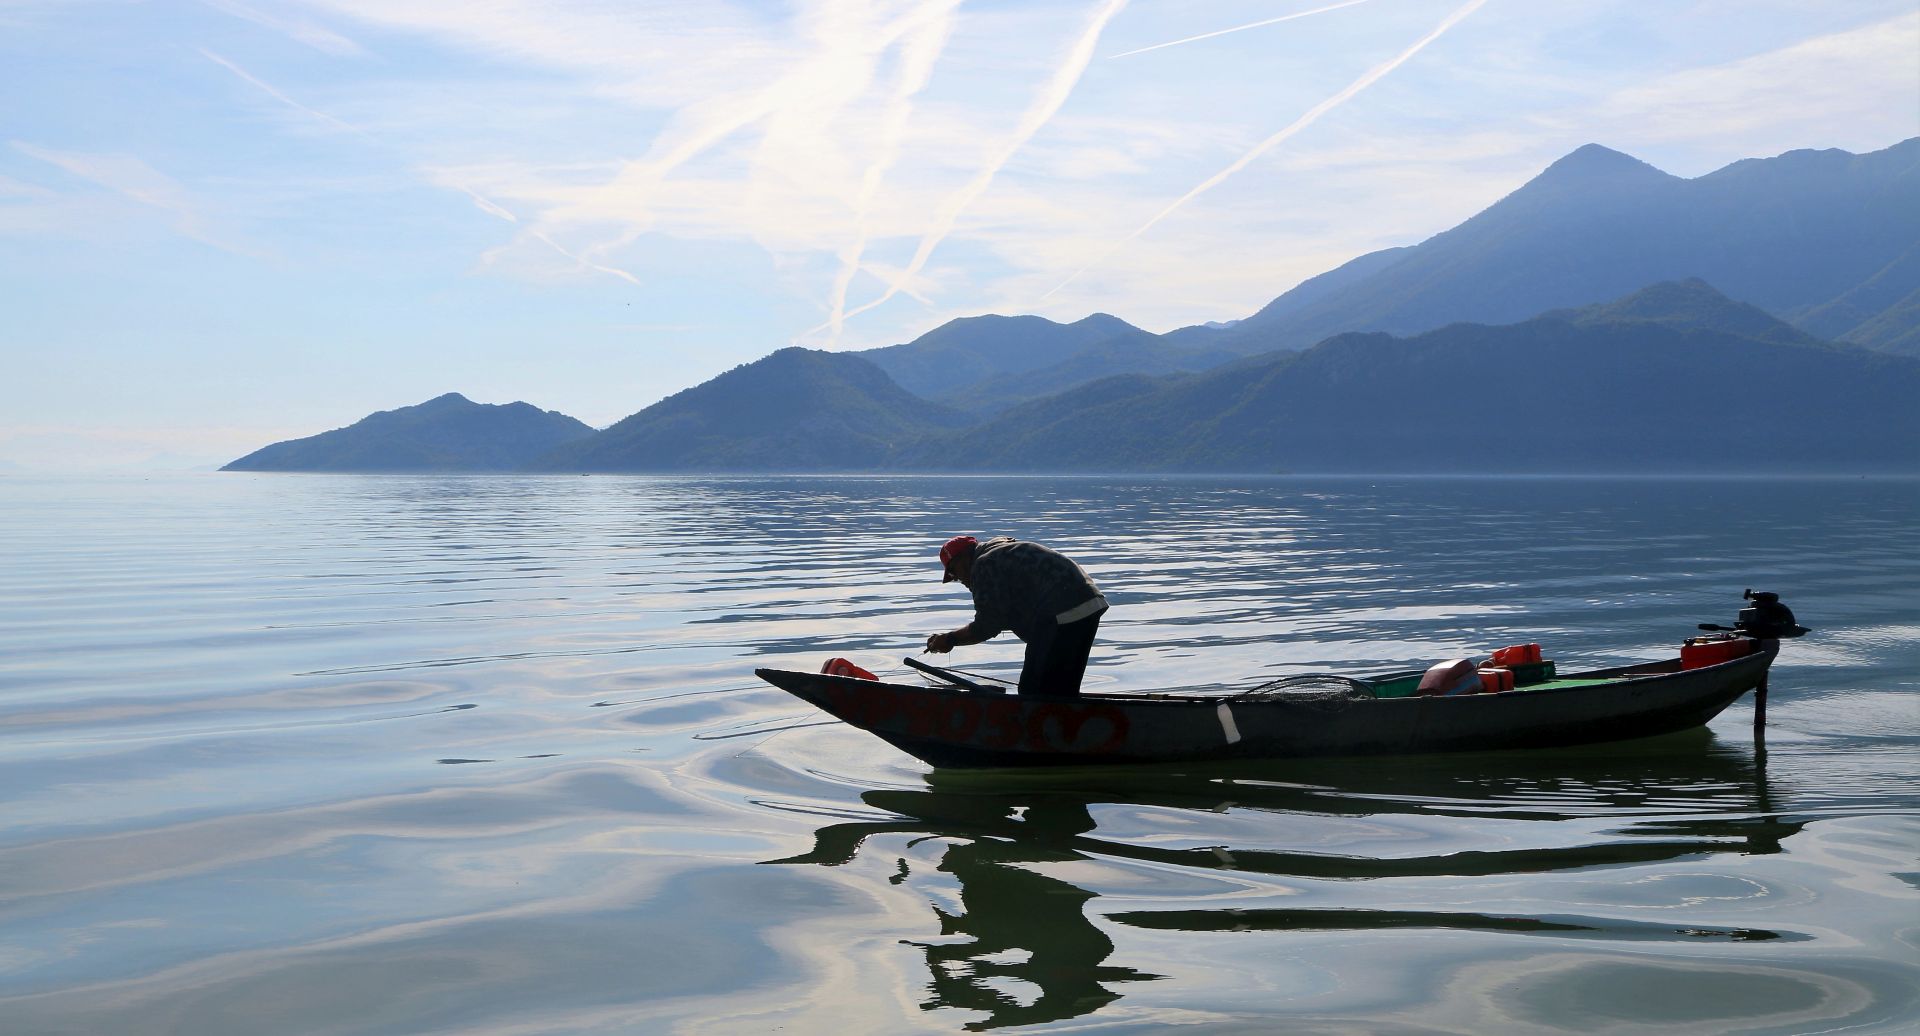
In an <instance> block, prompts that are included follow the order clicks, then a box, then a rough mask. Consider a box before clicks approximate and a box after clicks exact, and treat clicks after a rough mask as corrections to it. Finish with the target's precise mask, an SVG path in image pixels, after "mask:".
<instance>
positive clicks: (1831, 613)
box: [0, 474, 1920, 1036]
mask: <svg viewBox="0 0 1920 1036" xmlns="http://www.w3.org/2000/svg"><path fill="white" fill-rule="evenodd" d="M960 532H973V533H978V534H981V535H987V534H999V533H1005V534H1011V535H1016V536H1020V537H1023V538H1029V539H1036V540H1039V541H1041V542H1044V543H1048V544H1050V545H1053V546H1056V547H1058V548H1060V549H1062V550H1064V551H1066V552H1067V553H1069V554H1070V555H1072V556H1074V557H1076V558H1077V559H1079V560H1080V561H1081V562H1082V563H1083V564H1084V565H1085V567H1086V568H1087V569H1088V570H1089V571H1090V572H1091V573H1092V574H1093V575H1094V576H1095V578H1096V579H1097V580H1099V581H1100V583H1101V584H1102V586H1103V587H1104V588H1106V589H1107V591H1108V596H1109V598H1110V600H1111V601H1112V602H1113V605H1114V608H1113V611H1112V612H1110V613H1109V615H1108V617H1107V621H1106V622H1105V624H1104V625H1103V627H1102V630H1101V633H1102V639H1101V642H1100V643H1099V644H1098V645H1097V647H1096V651H1095V656H1094V665H1093V667H1092V668H1091V669H1090V671H1089V677H1088V680H1089V686H1094V687H1098V688H1101V689H1137V690H1146V689H1150V688H1158V687H1166V686H1198V685H1205V684H1210V683H1231V684H1250V683H1253V682H1257V681H1259V680H1261V679H1266V678H1271V677H1272V676H1274V675H1278V674H1282V673H1293V672H1314V671H1335V672H1345V673H1353V674H1364V673H1367V672H1372V671H1384V670H1391V669H1404V668H1411V667H1416V666H1424V665H1425V664H1427V663H1428V662H1431V661H1434V660H1437V659H1440V658H1443V657H1447V656H1452V655H1459V654H1465V653H1482V654H1484V653H1485V652H1487V651H1489V650H1490V649H1491V648H1493V647H1496V646H1499V645H1501V644H1506V643H1511V642H1517V641H1523V640H1538V641H1540V642H1541V643H1542V644H1543V645H1544V646H1545V647H1546V650H1547V653H1548V654H1549V655H1550V656H1551V657H1554V658H1555V659H1557V660H1558V661H1559V662H1560V664H1561V666H1562V668H1563V670H1564V669H1569V668H1580V667H1586V666H1590V665H1594V666H1597V665H1611V664H1622V663H1626V662H1631V661H1634V660H1643V659H1652V658H1657V657H1663V656H1670V655H1672V654H1673V653H1674V652H1675V648H1676V645H1677V644H1678V642H1679V641H1680V639H1681V638H1683V637H1685V636H1687V635H1689V634H1690V633H1691V632H1693V627H1694V624H1695V623H1697V622H1702V621H1709V622H1730V621H1731V620H1732V619H1733V618H1734V613H1735V611H1736V610H1737V609H1738V607H1739V605H1740V600H1739V595H1740V591H1741V590H1742V589H1743V588H1745V587H1748V586H1754V587H1759V588H1763V589H1772V590H1776V591H1779V592H1780V593H1781V595H1782V597H1783V599H1784V600H1786V602H1787V603H1788V604H1790V605H1791V606H1792V607H1793V608H1794V610H1795V611H1796V613H1798V615H1799V618H1800V619H1801V621H1802V622H1804V623H1806V624H1807V625H1809V626H1812V627H1814V628H1815V630H1816V631H1817V632H1816V633H1814V634H1813V635H1812V636H1809V637H1806V638H1803V639H1801V640H1799V641H1793V642H1788V643H1787V644H1786V645H1785V646H1784V648H1783V650H1782V653H1781V656H1780V659H1779V662H1778V663H1777V664H1776V666H1775V667H1774V672H1773V679H1772V692H1771V697H1770V700H1769V708H1768V721H1769V723H1768V726H1767V729H1766V735H1765V740H1764V747H1762V746H1761V745H1757V744H1756V742H1755V739H1754V732H1753V710H1752V708H1751V707H1750V703H1749V701H1748V700H1743V701H1742V702H1741V703H1739V704H1737V705H1736V706H1734V707H1733V708H1732V709H1731V710H1729V711H1728V712H1727V713H1725V714H1723V715H1722V716H1721V717H1720V718H1719V719H1718V720H1716V721H1715V722H1714V723H1713V725H1712V727H1711V729H1710V730H1705V731H1699V732H1696V733H1694V734H1690V735H1679V736H1675V737H1671V738H1664V739H1658V740H1654V741H1644V742H1636V743H1630V744H1627V745H1616V746H1608V747H1598V748H1589V749H1581V750H1575V751H1556V752H1541V753H1507V754H1489V755H1473V756H1460V757H1447V758H1439V757H1429V758H1422V759H1416V760H1359V761H1340V760H1335V761H1322V762H1316V763H1311V764H1307V763H1299V764H1286V763H1275V764H1267V765H1261V766H1249V767H1241V768H1237V769H1233V770H1225V771H1222V770H1215V771H1212V772H1196V771H1188V770H1179V769H1159V770H1154V771H1129V772H1113V771H1083V772H1077V773H1074V772H1069V773H1063V774H1059V775H1050V776H1046V777H1044V778H1039V777H1032V776H1026V777H1017V778H1016V777H1009V776H1007V775H998V776H996V775H978V774H975V775H964V774H950V773H944V772H930V771H929V769H928V768H927V767H925V766H923V765H921V764H920V763H918V762H916V761H915V760H913V759H911V758H909V757H906V756H904V755H901V754H900V753H898V752H896V751H894V750H893V749H891V748H889V747H887V746H886V745H885V744H883V743H881V742H879V741H878V740H875V739H873V738H871V737H868V736H867V735H864V734H861V733H859V732H857V731H854V730H851V729H848V728H846V727H844V726H841V725H838V724H835V723H833V722H830V721H826V720H825V717H824V716H823V715H821V714H819V713H816V712H813V711H810V710H809V709H808V708H807V707H806V706H804V705H802V704H801V703H799V702H798V701H796V700H794V699H792V698H790V697H788V696H786V695H784V694H783V693H781V692H779V691H776V690H774V689H773V688H771V687H768V686H765V685H762V684H760V683H758V682H757V681H756V680H755V679H754V677H753V675H752V670H753V668H754V667H756V666H777V667H785V668H805V669H816V668H818V667H819V665H820V663H821V662H822V661H824V660H825V659H827V658H828V657H830V656H835V655H845V656H848V657H851V658H852V659H854V660H855V661H856V662H860V663H862V664H864V665H866V666H867V667H868V668H871V669H875V670H877V671H880V672H882V673H904V672H905V670H904V667H903V666H902V665H901V664H900V658H901V656H903V655H906V654H910V653H912V652H913V651H915V650H916V649H917V648H918V647H919V646H920V645H921V644H922V643H923V642H924V640H925V638H926V635H927V634H928V633H931V632H935V631H937V630H941V629H947V628H951V627H952V626H954V625H957V624H958V623H959V622H961V621H963V620H964V619H965V617H966V615H967V599H966V597H965V594H964V591H961V590H959V589H958V588H956V587H951V586H950V587H944V588H943V587H942V586H941V584H940V581H939V575H940V573H939V568H938V564H937V562H936V561H935V560H934V557H933V555H934V552H935V551H936V550H937V548H938V546H939V544H940V542H941V541H942V540H944V539H945V538H946V537H947V536H949V535H952V534H955V533H960ZM1019 658H1020V645H1019V643H1018V642H1017V641H1013V640H1012V639H1011V638H1007V639H1005V640H1003V641H995V642H991V643H988V644H985V645H980V646H977V647H972V648H965V649H962V650H961V651H960V652H958V653H956V655H955V656H954V659H955V662H954V664H957V665H960V666H962V667H965V668H969V669H974V670H976V671H980V672H986V673H992V674H999V675H1002V676H1011V675H1012V674H1013V673H1014V672H1016V670H1017V665H1018V660H1019ZM1916 777H1920V482H1914V481H1874V480H1829V481H1818V480H1806V481H1778V482H1769V481H1737V480H1730V481H1677V480H1663V481H1653V480H1647V481H1637V480H1605V479H1592V480H1549V479H1515V480H1470V479H1455V480H1406V479H1399V480H1394V479H1269V480H1235V479H1126V478H1113V479H1019V478H858V479H856V478H845V479H829V478H818V479H702V478H659V479H656V478H639V477H635V478H621V477H594V478H568V477H538V478H533V477H529V478H518V477H469V478H461V477H357V476H299V475H212V474H208V475H193V476H174V477H167V478H154V479H151V480H142V479H137V478H134V479H117V480H76V479H62V480H41V479H34V478H27V477H19V476H15V477H6V478H0V1032H5V1033H8V1034H14V1036H17V1034H28V1033H85V1034H101V1033H113V1034H124V1033H192V1034H225V1033H233V1034H247V1036H259V1034H306V1033H409V1034H413V1033H489V1034H492V1033H498V1034H520V1033H526V1034H532V1033H628V1032H687V1033H715V1032H719V1033H736V1032H762V1031H772V1030H775V1029H779V1030H782V1031H787V1032H800V1033H809V1032H819V1033H833V1034H836V1036H843V1034H852V1033H898V1032H903V1031H909V1032H912V1031H926V1032H950V1031H958V1030H963V1029H967V1030H980V1029H992V1028H1002V1027H1009V1028H1012V1027H1025V1028H1030V1029H1043V1028H1055V1029H1063V1030H1064V1029H1072V1030H1074V1031H1098V1032H1154V1031H1161V1030H1163V1029H1165V1028H1168V1027H1170V1026H1175V1025H1179V1026H1183V1027H1184V1028H1183V1029H1182V1031H1185V1032H1201V1033H1208V1032H1258V1031H1276V1030H1278V1031H1299V1032H1367V1033H1416V1032H1417V1033H1434V1032H1448V1033H1456V1032H1457V1033H1500V1032H1561V1031H1565V1032H1581V1033H1588V1032H1623V1033H1624V1032H1642V1031H1649V1030H1650V1029H1652V1028H1653V1027H1656V1026H1657V1027H1659V1028H1660V1030H1661V1031H1663V1032H1667V1033H1728V1032H1756V1033H1758V1032H1770V1033H1814V1032H1837V1031H1846V1032H1849V1033H1876V1032H1910V1031H1914V1030H1915V1029H1916V1028H1920V859H1917V858H1916V857H1917V856H1920V782H1916Z"/></svg>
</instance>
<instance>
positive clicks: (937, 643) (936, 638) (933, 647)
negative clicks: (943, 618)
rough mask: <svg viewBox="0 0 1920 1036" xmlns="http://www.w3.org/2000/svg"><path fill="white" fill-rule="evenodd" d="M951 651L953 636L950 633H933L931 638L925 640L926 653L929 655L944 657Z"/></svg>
mask: <svg viewBox="0 0 1920 1036" xmlns="http://www.w3.org/2000/svg"><path fill="white" fill-rule="evenodd" d="M952 650H953V634H951V633H935V634H934V635H933V636H931V637H928V638H927V652H928V653H929V654H934V655H944V654H946V653H947V652H949V651H952Z"/></svg>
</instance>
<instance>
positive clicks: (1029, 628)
mask: <svg viewBox="0 0 1920 1036" xmlns="http://www.w3.org/2000/svg"><path fill="white" fill-rule="evenodd" d="M967 578H968V582H969V583H971V584H972V585H971V586H970V587H969V589H971V590H972V591H973V611H974V615H973V623H972V626H973V631H974V633H975V634H976V635H978V636H979V637H981V638H982V639H985V638H988V637H996V636H999V635H1000V633H1001V631H1003V630H1012V631H1013V632H1014V635H1015V636H1017V637H1019V638H1020V639H1021V640H1025V641H1029V642H1031V641H1032V640H1033V639H1034V636H1035V634H1050V633H1051V632H1052V629H1051V628H1052V627H1053V626H1055V625H1059V624H1062V623H1067V622H1074V621H1077V620H1079V619H1084V618H1086V617H1088V616H1091V615H1098V614H1099V613H1100V612H1102V611H1104V610H1105V609H1106V606H1107V602H1106V599H1105V598H1103V597H1101V596H1100V588H1099V587H1097V586H1095V585H1093V580H1092V579H1090V578H1088V577H1087V574H1086V573H1085V572H1083V571H1081V569H1080V566H1079V565H1076V564H1074V563H1073V561H1072V559H1070V558H1068V557H1066V556H1065V555H1063V554H1060V553H1058V552H1056V551H1052V550H1049V549H1047V548H1046V547H1042V546H1041V545H1039V544H1038V543H1027V542H1024V541H1021V540H1016V539H1014V538H1013V537H1011V536H996V537H994V538H993V539H990V540H987V541H986V542H984V543H982V544H980V545H979V546H978V547H975V548H974V553H973V572H972V574H970V575H969V576H968V577H967Z"/></svg>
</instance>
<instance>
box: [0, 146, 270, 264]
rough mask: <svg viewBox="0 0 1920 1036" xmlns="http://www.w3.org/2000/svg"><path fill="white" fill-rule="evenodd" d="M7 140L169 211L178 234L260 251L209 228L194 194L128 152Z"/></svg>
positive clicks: (249, 252)
mask: <svg viewBox="0 0 1920 1036" xmlns="http://www.w3.org/2000/svg"><path fill="white" fill-rule="evenodd" d="M12 144H13V149H14V150H15V151H18V152H20V153H21V154H23V155H27V156H28V157H31V158H36V159H39V160H40V161H42V162H46V163H48V164H49V165H53V166H57V167H58V168H60V169H63V170H65V171H66V172H68V173H70V174H72V175H74V176H77V177H79V178H81V179H83V180H87V181H89V182H91V183H93V184H96V185H98V186H100V187H105V188H106V189H108V190H110V191H113V192H114V193H115V194H118V195H120V196H121V197H123V198H126V199H128V200H131V201H134V202H138V203H139V204H141V205H144V206H147V207H149V208H153V209H158V210H160V211H161V212H164V213H166V214H167V215H168V216H169V217H170V219H169V221H168V223H169V225H170V226H171V227H172V229H173V230H174V232H175V233H178V234H180V235H181V236H183V237H188V238H192V239H193V240H195V241H199V242H200V243H202V244H206V245H211V246H213V247H215V248H218V249H220V250H222V251H226V252H232V253H233V254H235V255H241V256H246V257H249V258H259V257H260V252H259V251H258V250H256V249H254V248H251V247H248V246H245V245H242V244H240V243H238V242H237V241H234V240H232V239H230V238H229V237H227V236H226V235H225V234H223V233H217V232H216V231H214V230H213V229H212V227H211V226H210V220H209V218H208V216H207V215H206V213H205V211H204V207H203V205H202V203H201V202H200V201H199V200H198V199H196V198H194V197H192V196H191V195H190V194H189V193H188V191H187V189H186V188H185V187H183V186H181V185H180V183H179V182H178V181H176V180H174V179H173V178H172V177H170V176H167V175H166V174H165V173H162V172H161V171H159V170H158V169H155V168H153V167H152V166H150V165H148V164H147V163H146V162H144V161H142V160H140V159H139V158H136V157H134V156H133V155H125V154H99V153H89V152H79V151H60V150H56V149H54V148H48V147H41V146H39V145H35V144H29V143H26V142H25V141H19V140H16V141H13V142H12Z"/></svg>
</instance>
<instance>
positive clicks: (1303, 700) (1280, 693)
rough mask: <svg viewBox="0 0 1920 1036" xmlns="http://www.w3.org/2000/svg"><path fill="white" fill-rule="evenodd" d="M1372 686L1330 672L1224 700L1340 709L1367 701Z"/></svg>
mask: <svg viewBox="0 0 1920 1036" xmlns="http://www.w3.org/2000/svg"><path fill="white" fill-rule="evenodd" d="M1373 697H1374V693H1373V685H1372V684H1369V683H1366V682H1364V681H1360V680H1353V679H1349V678H1347V677H1344V676H1334V675H1333V674H1331V673H1301V674H1299V675H1297V676H1283V677H1280V678H1279V679H1277V680H1268V681H1267V682H1266V683H1263V684H1261V685H1260V686H1258V687H1254V688H1251V689H1249V690H1245V691H1241V692H1240V693H1239V694H1236V695H1234V696H1232V697H1231V698H1228V699H1227V701H1229V702H1261V701H1282V702H1290V703H1293V704H1297V705H1315V706H1321V707H1325V708H1328V709H1341V708H1345V707H1346V706H1348V705H1351V704H1352V703H1354V702H1356V701H1371V700H1372V699H1373Z"/></svg>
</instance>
